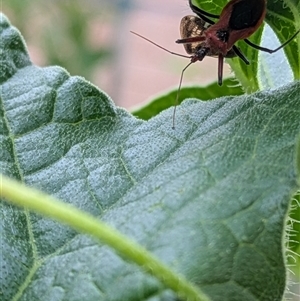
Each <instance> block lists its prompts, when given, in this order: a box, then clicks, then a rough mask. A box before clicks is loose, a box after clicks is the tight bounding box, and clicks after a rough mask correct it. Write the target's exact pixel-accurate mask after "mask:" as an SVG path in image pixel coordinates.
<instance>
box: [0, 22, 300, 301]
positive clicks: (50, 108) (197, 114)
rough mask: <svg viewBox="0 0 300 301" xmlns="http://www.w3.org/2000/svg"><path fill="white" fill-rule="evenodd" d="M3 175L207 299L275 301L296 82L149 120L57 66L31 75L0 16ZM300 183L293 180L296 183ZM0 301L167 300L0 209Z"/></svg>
mask: <svg viewBox="0 0 300 301" xmlns="http://www.w3.org/2000/svg"><path fill="white" fill-rule="evenodd" d="M1 41H2V43H1V47H2V49H1V59H2V62H4V63H5V66H7V67H6V68H5V69H4V70H5V72H3V73H1V78H2V85H1V123H0V125H1V140H0V141H1V148H0V149H1V156H0V158H1V171H2V172H3V173H5V174H6V175H9V176H11V177H14V178H17V179H20V180H22V181H23V182H24V183H26V184H28V185H30V186H34V187H37V188H39V189H41V190H43V191H45V192H47V193H49V194H51V195H54V196H56V197H58V198H60V199H62V200H64V201H65V202H68V203H71V204H73V205H74V206H76V207H79V208H81V209H82V210H84V211H87V212H89V213H91V214H93V215H94V216H97V217H98V218H99V219H101V220H102V221H105V222H107V223H108V224H110V225H112V226H114V227H115V228H116V229H118V230H119V231H121V232H122V233H123V234H125V235H127V236H128V237H130V238H132V239H134V240H136V241H137V242H138V243H140V244H141V245H142V246H144V247H146V248H147V249H148V250H149V251H150V252H152V253H153V254H154V255H155V256H157V257H158V258H160V260H161V261H163V262H164V263H165V264H168V265H169V266H170V267H171V268H172V269H173V270H175V271H177V272H178V273H179V274H181V275H184V276H185V277H186V278H187V279H189V280H190V281H191V282H192V283H195V284H196V285H198V286H199V288H200V289H201V290H202V291H204V292H205V293H206V294H207V295H209V296H210V297H211V298H212V299H213V300H222V301H224V300H230V301H232V300H233V301H234V300H244V301H248V300H280V299H281V297H282V294H283V291H284V287H285V275H286V270H285V267H284V252H285V251H284V250H283V249H282V245H283V242H282V239H283V234H284V220H285V217H286V213H287V210H288V206H289V199H290V197H291V195H292V194H293V193H294V192H295V191H296V188H297V187H299V182H297V180H299V170H298V171H297V167H296V163H295V162H296V159H295V156H296V143H297V142H296V141H297V140H296V137H298V136H299V133H300V119H299V113H300V112H299V108H300V99H299V93H300V85H299V82H296V83H294V84H291V85H289V86H286V87H285V88H283V89H280V90H274V91H267V92H261V93H256V94H253V95H248V96H240V97H236V98H229V97H223V98H220V99H218V100H215V101H212V102H199V101H193V100H190V101H186V102H184V103H183V104H182V105H181V106H180V107H179V108H178V113H177V119H176V120H177V128H176V130H175V131H174V130H172V129H171V127H170V116H172V110H166V111H164V112H163V113H161V114H160V115H158V116H157V117H155V118H153V119H151V120H150V121H149V122H144V121H141V120H137V119H136V118H134V117H133V116H132V115H130V114H129V113H127V112H125V111H124V110H122V109H120V108H117V107H115V106H114V105H113V103H112V102H111V101H110V99H109V98H108V97H107V95H106V94H105V93H103V92H101V91H99V90H98V89H96V88H95V87H94V86H92V85H91V84H90V83H88V82H86V81H84V80H83V79H81V78H78V77H70V76H69V75H68V74H67V73H66V72H65V71H64V70H63V69H61V68H59V67H49V68H39V67H36V66H33V65H29V63H28V62H29V59H28V57H26V55H25V50H24V49H25V47H24V45H23V44H22V40H21V38H20V36H19V34H18V33H17V31H16V30H15V29H14V28H12V27H11V26H10V25H9V24H8V22H7V20H6V19H4V18H3V17H2V18H1ZM1 72H2V71H1ZM297 172H298V173H297ZM0 213H1V219H0V225H1V228H0V229H1V236H0V239H1V242H0V245H1V248H2V250H1V252H0V256H1V257H0V262H1V273H0V296H1V298H2V300H4V301H7V300H20V301H25V300H30V301H35V300H43V301H48V300H55V301H57V300H68V301H75V300H87V301H89V300H122V301H127V300H128V301H129V300H131V301H132V300H146V299H147V300H150V299H151V300H157V301H158V300H175V295H174V293H173V292H171V291H170V290H168V289H167V288H165V287H164V286H163V285H162V284H161V283H160V282H159V281H158V280H157V279H155V278H153V277H152V276H149V275H148V274H145V273H144V272H143V269H142V267H138V266H136V265H135V264H134V263H131V262H128V261H126V260H125V259H123V258H122V257H120V256H118V255H116V254H115V252H114V251H113V250H111V249H109V248H108V247H107V246H105V245H101V244H97V243H96V242H95V241H94V240H92V239H91V238H89V237H87V236H85V235H80V234H77V233H76V232H74V231H73V230H70V229H69V228H67V227H65V226H62V225H60V224H58V223H56V222H53V221H51V220H49V219H47V218H44V217H41V216H38V215H36V214H32V213H30V212H28V211H27V210H22V209H16V208H14V207H13V206H11V205H9V204H7V203H6V202H1V203H0Z"/></svg>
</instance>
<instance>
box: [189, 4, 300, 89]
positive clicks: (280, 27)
mask: <svg viewBox="0 0 300 301" xmlns="http://www.w3.org/2000/svg"><path fill="white" fill-rule="evenodd" d="M227 2H229V1H226V0H220V1H212V0H207V1H200V0H193V3H194V4H195V5H196V6H198V7H200V8H202V9H204V10H206V11H207V12H210V13H213V14H220V12H221V11H222V8H223V7H224V6H225V5H226V3H227ZM267 3H268V4H267V15H266V18H265V21H266V22H267V23H268V24H269V25H270V26H271V28H272V29H273V30H274V32H275V33H276V35H277V37H278V38H279V40H280V42H281V43H284V42H285V41H287V40H288V39H289V38H290V37H291V36H292V35H293V34H294V33H295V32H296V31H297V30H298V29H299V28H300V1H299V0H293V1H287V0H284V1H276V0H272V1H271V0H269V1H268V2H267ZM217 20H218V19H214V20H213V21H215V22H216V21H217ZM262 31H263V26H261V27H260V29H259V30H257V32H255V33H254V34H253V35H252V36H251V37H250V38H249V39H250V40H251V41H252V42H253V43H254V44H258V45H259V44H260V42H261V36H262ZM237 45H238V47H240V48H241V50H242V52H243V53H244V54H245V55H246V57H247V58H248V60H249V61H250V66H247V65H245V64H244V63H243V62H242V61H241V60H240V59H239V58H234V59H228V60H227V61H228V63H229V64H230V66H231V67H232V69H233V70H234V72H235V74H236V77H237V78H238V79H239V81H240V82H241V84H242V85H243V87H244V88H245V90H246V92H248V93H250V92H254V91H257V90H259V84H258V81H257V71H258V67H257V63H258V51H257V50H255V49H253V48H252V47H250V46H248V45H247V44H246V43H245V42H243V41H240V42H238V43H237ZM262 46H263V47H266V48H270V47H269V46H268V45H265V44H263V45H262ZM284 52H285V54H286V56H287V59H288V61H289V63H290V66H291V69H292V71H293V74H294V78H295V79H300V34H299V35H298V36H297V37H296V38H295V39H294V40H293V41H292V42H291V43H289V44H288V45H287V46H286V47H284ZM274 63H276V64H277V65H278V66H279V62H278V61H274ZM278 68H280V67H278Z"/></svg>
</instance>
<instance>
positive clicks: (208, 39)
mask: <svg viewBox="0 0 300 301" xmlns="http://www.w3.org/2000/svg"><path fill="white" fill-rule="evenodd" d="M189 5H190V7H191V9H192V11H193V12H194V13H195V14H197V16H198V17H196V16H186V17H184V18H183V19H182V20H181V23H180V32H181V37H182V39H179V40H177V41H176V43H180V44H184V47H185V50H186V52H187V53H188V54H191V56H190V59H191V63H194V62H196V61H202V60H203V59H204V57H205V56H207V55H208V56H217V57H218V60H219V64H218V83H219V85H222V78H223V62H224V58H225V57H229V58H232V57H234V56H238V57H239V58H241V59H242V60H243V61H244V62H245V63H246V64H247V65H249V61H248V60H247V58H246V57H245V56H244V55H243V53H242V52H241V50H240V49H239V48H238V47H237V46H236V45H235V43H236V42H237V41H239V40H244V41H245V42H246V43H247V44H248V45H250V46H251V47H253V48H255V49H257V50H261V51H265V52H268V53H274V52H276V51H278V50H279V49H281V48H283V47H284V46H285V45H286V44H288V43H289V42H290V41H292V40H293V39H294V38H295V36H296V35H297V34H298V33H299V31H300V30H298V31H297V32H296V33H295V34H294V35H293V36H291V37H290V38H289V39H288V40H287V41H286V42H285V43H283V44H282V45H280V46H279V47H278V48H276V49H268V48H265V47H261V46H259V45H256V44H254V43H252V42H251V41H249V40H248V39H247V38H248V37H250V36H251V35H252V34H253V33H254V32H255V31H256V30H257V29H258V28H259V27H260V25H261V24H262V22H263V20H264V18H265V15H266V5H267V1H266V0H231V1H230V2H228V3H227V5H225V7H224V8H223V10H222V12H221V14H220V16H218V15H214V14H210V13H207V12H206V11H204V10H202V9H200V8H198V7H197V6H195V5H194V4H193V3H192V0H189ZM210 18H219V21H218V22H216V23H215V22H213V21H212V20H211V19H210ZM204 22H207V23H208V26H207V27H205V26H204ZM191 63H190V64H191ZM190 64H189V65H190Z"/></svg>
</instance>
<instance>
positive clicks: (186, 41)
mask: <svg viewBox="0 0 300 301" xmlns="http://www.w3.org/2000/svg"><path fill="white" fill-rule="evenodd" d="M205 39H206V37H202V36H200V37H192V38H185V39H179V40H176V41H175V42H176V43H178V44H190V43H195V42H203V41H204V40H205Z"/></svg>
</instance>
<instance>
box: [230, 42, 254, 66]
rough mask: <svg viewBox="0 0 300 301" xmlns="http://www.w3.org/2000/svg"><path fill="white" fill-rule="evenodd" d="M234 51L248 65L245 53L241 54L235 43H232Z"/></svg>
mask: <svg viewBox="0 0 300 301" xmlns="http://www.w3.org/2000/svg"><path fill="white" fill-rule="evenodd" d="M232 49H233V51H234V53H235V54H236V55H237V56H238V57H239V58H240V59H241V60H242V61H243V62H244V63H245V64H246V65H250V63H249V61H248V59H247V58H246V57H245V55H244V54H243V52H242V51H241V50H240V49H239V48H238V47H237V46H235V45H233V47H232Z"/></svg>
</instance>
